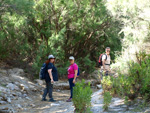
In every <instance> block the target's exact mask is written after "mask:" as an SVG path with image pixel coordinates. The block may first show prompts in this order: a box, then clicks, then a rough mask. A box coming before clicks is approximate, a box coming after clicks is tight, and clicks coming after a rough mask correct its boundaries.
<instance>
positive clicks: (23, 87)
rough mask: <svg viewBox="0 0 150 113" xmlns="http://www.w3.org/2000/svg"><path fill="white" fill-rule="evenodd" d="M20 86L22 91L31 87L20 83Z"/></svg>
mask: <svg viewBox="0 0 150 113" xmlns="http://www.w3.org/2000/svg"><path fill="white" fill-rule="evenodd" d="M19 87H20V89H21V90H22V91H27V90H28V89H29V88H28V86H26V85H24V84H20V85H19Z"/></svg>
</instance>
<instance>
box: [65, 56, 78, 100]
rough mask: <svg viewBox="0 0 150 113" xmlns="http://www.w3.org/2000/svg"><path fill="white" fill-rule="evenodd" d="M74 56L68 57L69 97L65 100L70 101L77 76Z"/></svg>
mask: <svg viewBox="0 0 150 113" xmlns="http://www.w3.org/2000/svg"><path fill="white" fill-rule="evenodd" d="M74 60H75V59H74V57H73V56H71V57H69V61H70V66H69V68H68V80H69V85H70V95H71V96H70V98H69V99H68V100H67V102H71V101H72V96H73V87H74V86H75V82H76V78H77V73H78V66H77V64H76V63H75V62H74Z"/></svg>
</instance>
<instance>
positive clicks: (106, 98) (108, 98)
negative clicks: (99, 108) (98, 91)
mask: <svg viewBox="0 0 150 113" xmlns="http://www.w3.org/2000/svg"><path fill="white" fill-rule="evenodd" d="M111 99H112V96H111V94H110V92H109V91H106V92H104V101H103V103H104V106H103V109H104V111H105V110H108V106H109V104H110V103H111Z"/></svg>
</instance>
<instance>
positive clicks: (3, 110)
mask: <svg viewBox="0 0 150 113" xmlns="http://www.w3.org/2000/svg"><path fill="white" fill-rule="evenodd" d="M24 75H25V73H24V71H23V70H22V69H18V68H13V69H7V70H6V69H0V113H73V112H74V106H73V103H72V102H70V103H67V102H66V100H67V99H68V97H69V90H68V89H69V85H68V83H67V81H66V82H65V81H59V82H58V83H55V84H54V93H53V96H54V98H55V99H56V100H57V101H56V102H55V103H51V102H48V101H47V102H42V101H41V95H42V91H43V88H44V85H43V81H41V80H38V79H37V80H35V81H34V82H31V81H30V80H29V79H27V78H26V77H24ZM89 81H92V84H93V85H96V84H97V81H95V82H94V80H93V79H92V80H87V81H86V82H89ZM95 87H96V86H95ZM97 87H98V88H99V89H94V90H93V91H94V93H93V95H92V99H91V104H92V106H91V111H92V112H93V113H102V112H104V111H103V95H102V92H103V90H102V89H101V86H100V85H97ZM133 109H134V107H133V106H131V107H127V106H126V105H125V104H124V100H122V99H119V98H113V99H112V103H111V104H110V106H109V109H108V111H107V112H109V113H124V112H127V113H131V112H134V111H133ZM107 112H106V113H107ZM143 112H146V113H149V112H150V109H149V108H147V109H145V110H144V111H143Z"/></svg>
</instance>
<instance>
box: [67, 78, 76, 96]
mask: <svg viewBox="0 0 150 113" xmlns="http://www.w3.org/2000/svg"><path fill="white" fill-rule="evenodd" d="M73 79H74V78H70V79H68V80H69V85H70V98H72V97H73V87H74V86H75V84H74V83H73Z"/></svg>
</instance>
